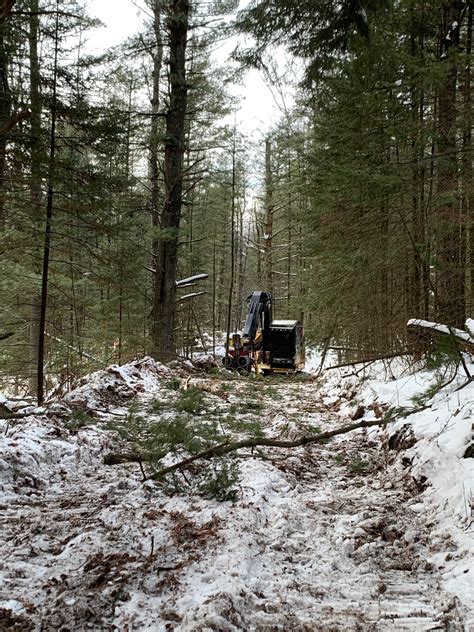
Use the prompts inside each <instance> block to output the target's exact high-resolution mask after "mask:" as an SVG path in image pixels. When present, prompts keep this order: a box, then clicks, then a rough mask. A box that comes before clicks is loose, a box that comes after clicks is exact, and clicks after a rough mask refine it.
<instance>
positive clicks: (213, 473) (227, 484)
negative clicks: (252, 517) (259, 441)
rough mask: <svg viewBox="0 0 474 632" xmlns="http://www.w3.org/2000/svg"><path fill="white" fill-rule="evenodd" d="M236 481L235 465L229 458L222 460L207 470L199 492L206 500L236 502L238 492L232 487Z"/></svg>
mask: <svg viewBox="0 0 474 632" xmlns="http://www.w3.org/2000/svg"><path fill="white" fill-rule="evenodd" d="M237 480H238V469H237V465H236V463H235V462H234V461H232V460H231V459H230V458H222V459H220V460H219V461H217V462H215V463H214V464H213V468H212V470H208V472H207V475H206V478H205V480H204V481H203V482H202V483H201V484H200V486H199V492H200V493H201V494H202V495H203V496H204V497H205V498H208V499H212V500H218V501H219V502H224V501H231V502H235V501H236V500H237V495H238V490H237V489H236V488H235V487H234V486H235V484H236V483H237Z"/></svg>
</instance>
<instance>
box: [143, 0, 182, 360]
mask: <svg viewBox="0 0 474 632" xmlns="http://www.w3.org/2000/svg"><path fill="white" fill-rule="evenodd" d="M188 18H189V0H173V2H172V4H171V7H170V14H169V16H168V18H167V21H166V24H167V30H168V36H169V46H170V51H169V54H170V58H169V81H170V103H169V108H168V111H167V113H166V141H165V194H166V197H165V203H164V207H163V212H162V217H161V231H162V232H161V234H160V236H159V239H158V244H157V246H158V247H157V252H156V274H155V287H154V297H153V331H152V337H153V339H152V345H153V355H154V356H155V357H156V358H158V359H159V360H161V361H168V360H170V359H172V358H173V357H174V355H175V352H176V350H175V321H176V266H177V260H178V232H179V226H180V221H181V208H182V193H183V156H184V138H185V117H186V109H187V94H188V86H187V83H186V41H187V34H188Z"/></svg>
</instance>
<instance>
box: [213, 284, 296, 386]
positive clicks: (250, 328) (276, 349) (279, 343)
mask: <svg viewBox="0 0 474 632" xmlns="http://www.w3.org/2000/svg"><path fill="white" fill-rule="evenodd" d="M248 301H249V309H248V312H247V316H246V319H245V324H244V328H243V329H242V333H241V334H240V333H238V334H233V335H232V344H231V346H230V347H229V353H228V355H227V356H226V357H225V358H224V359H223V363H224V366H226V367H227V368H229V369H235V370H239V371H251V370H252V369H253V370H254V371H255V372H256V373H257V375H258V374H259V373H263V374H264V375H267V374H270V373H294V372H296V371H300V370H301V369H303V368H304V334H303V325H302V324H301V323H300V322H299V321H297V320H272V311H273V310H272V307H273V297H272V295H271V293H270V292H253V293H252V294H251V295H250V296H249V297H248Z"/></svg>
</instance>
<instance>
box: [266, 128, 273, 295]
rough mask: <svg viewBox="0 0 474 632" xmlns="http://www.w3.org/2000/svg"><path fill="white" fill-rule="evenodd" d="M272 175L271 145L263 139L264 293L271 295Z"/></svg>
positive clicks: (267, 139) (268, 139) (267, 140)
mask: <svg viewBox="0 0 474 632" xmlns="http://www.w3.org/2000/svg"><path fill="white" fill-rule="evenodd" d="M273 211H274V206H273V173H272V143H271V140H270V138H266V139H265V235H264V251H265V255H264V261H265V287H264V289H265V291H267V292H271V293H272V294H273Z"/></svg>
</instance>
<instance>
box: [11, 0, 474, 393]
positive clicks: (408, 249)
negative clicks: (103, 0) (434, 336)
mask: <svg viewBox="0 0 474 632" xmlns="http://www.w3.org/2000/svg"><path fill="white" fill-rule="evenodd" d="M143 4H144V6H145V5H146V16H147V17H146V19H145V20H144V22H143V28H142V29H141V31H140V32H138V33H130V37H129V39H127V40H126V41H125V42H124V43H123V44H122V45H121V46H118V47H115V48H113V49H111V50H104V51H103V54H101V55H92V54H91V53H90V52H89V49H88V47H87V37H88V31H89V30H90V29H92V28H94V27H97V21H96V20H94V19H92V18H91V17H89V16H88V14H87V11H86V7H85V5H84V3H83V2H81V0H67V1H63V2H59V1H58V0H57V1H56V2H51V1H49V0H16V1H15V0H4V1H3V2H2V3H1V4H0V232H1V240H0V366H1V373H0V379H1V381H2V384H3V386H5V387H7V386H8V387H9V388H10V389H14V390H15V389H16V390H17V391H18V392H21V393H24V392H26V391H27V392H29V393H30V394H34V395H36V396H37V397H38V399H39V401H42V400H43V399H44V397H45V393H46V391H50V390H51V389H53V388H55V389H63V388H67V387H68V386H69V385H70V384H71V383H72V382H73V381H74V379H75V378H77V377H78V376H80V375H82V374H84V373H86V372H87V371H89V370H91V369H92V368H96V367H100V366H104V365H105V364H106V363H108V362H117V363H122V362H124V361H127V360H129V359H131V358H133V357H136V356H143V355H144V354H151V355H152V356H153V357H155V358H157V359H160V360H169V359H171V358H173V357H175V356H176V354H179V355H184V356H186V355H188V354H189V353H190V352H191V351H192V348H193V346H194V345H195V344H196V341H199V340H200V339H201V340H202V341H203V342H204V343H206V340H207V343H206V344H207V345H208V347H209V349H210V350H211V351H212V347H213V344H215V335H216V332H219V331H220V332H222V331H232V330H234V329H238V328H240V327H241V323H242V319H243V317H244V315H245V298H246V297H247V295H248V294H249V292H251V291H252V290H254V289H265V290H268V291H271V292H272V293H273V294H274V296H275V300H276V310H277V314H278V315H279V316H284V317H290V316H291V317H295V318H302V319H303V320H304V323H305V327H306V331H307V334H308V336H309V337H310V338H311V339H312V340H313V341H314V342H316V343H319V344H326V345H327V344H329V343H331V344H334V345H341V346H344V347H345V348H347V349H349V350H351V353H353V354H355V356H356V357H364V356H367V354H371V353H372V354H374V353H375V354H381V353H391V352H398V351H401V350H403V349H404V347H405V343H406V322H407V319H409V318H414V317H416V318H425V319H429V320H434V321H438V322H442V323H445V324H447V325H453V326H462V325H463V323H464V320H465V318H466V316H468V315H470V314H471V312H472V303H473V301H474V208H472V204H473V201H472V200H473V184H472V170H473V160H472V145H473V139H472V117H473V113H472V103H471V94H472V89H471V53H472V3H471V2H470V1H465V2H463V1H459V0H400V1H397V2H395V1H393V0H383V1H382V0H345V1H344V2H341V3H334V2H331V1H330V0H320V1H319V2H317V3H314V2H312V1H311V0H302V1H300V2H297V3H296V2H292V1H290V0H255V1H254V2H253V3H251V4H250V5H248V6H246V7H245V8H243V9H242V8H240V10H239V6H238V2H235V1H233V0H229V1H225V0H223V1H218V0H216V1H215V2H204V1H200V0H196V1H194V0H146V2H144V3H143ZM223 38H224V39H225V38H228V39H229V40H230V41H235V50H234V53H233V55H232V59H231V60H226V59H222V60H221V62H222V63H219V59H218V55H217V56H216V54H215V52H214V51H215V50H216V47H217V46H218V43H219V42H220V41H222V39H223ZM282 47H283V48H284V50H285V51H286V53H285V55H286V56H287V57H289V56H292V59H293V60H294V61H293V63H295V64H296V65H298V67H301V68H302V69H303V70H302V72H301V75H302V79H301V81H300V83H299V84H298V86H297V88H296V97H295V102H294V105H293V106H292V107H291V109H285V110H282V112H281V117H280V121H279V123H278V124H276V125H274V126H273V127H272V128H271V129H269V130H268V131H267V132H265V134H264V135H262V137H261V138H260V139H257V140H256V139H255V138H252V139H250V138H247V137H246V136H245V133H244V132H243V131H242V130H240V129H238V126H237V125H236V124H235V123H233V122H232V121H233V120H235V119H234V118H233V113H234V112H235V111H236V109H237V108H238V103H236V101H235V98H234V97H232V96H231V91H230V87H231V86H232V84H233V83H234V82H238V81H241V80H245V72H246V69H247V68H258V69H259V70H260V71H261V72H262V73H263V74H264V75H265V76H266V79H267V81H271V80H272V77H273V76H274V74H275V73H273V72H272V68H273V60H274V57H275V54H276V52H275V51H278V50H281V49H282ZM276 88H277V89H279V86H276ZM256 156H257V158H255V157H256ZM256 174H257V175H256ZM196 275H208V276H207V278H206V279H204V280H201V281H196V280H195V281H190V282H188V283H186V282H184V283H183V282H180V281H182V280H183V279H188V278H189V277H195V276H196ZM204 334H208V336H207V337H206V339H205V336H204Z"/></svg>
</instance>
